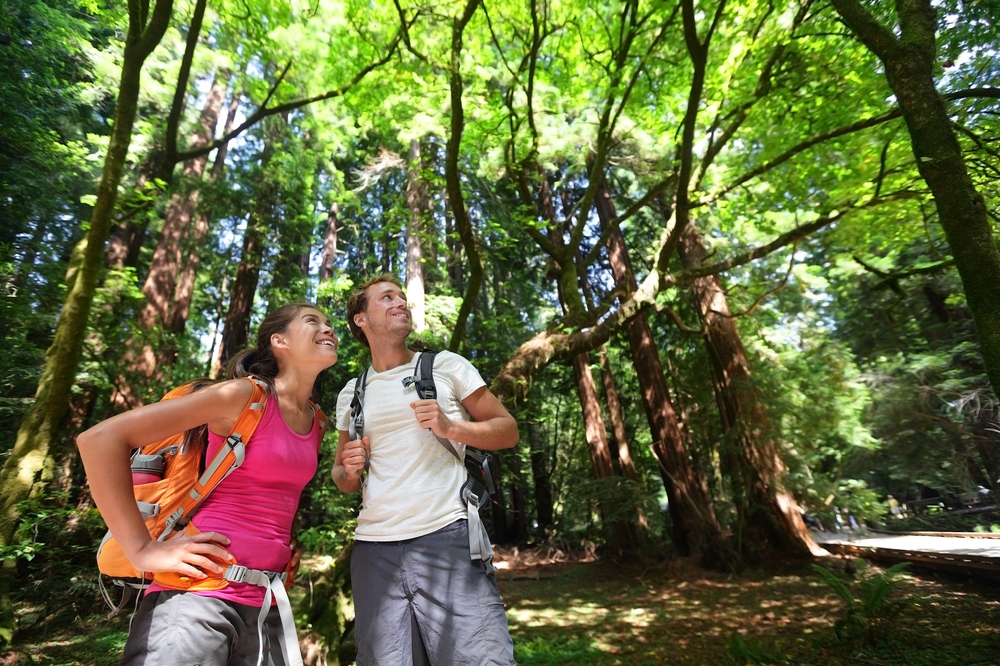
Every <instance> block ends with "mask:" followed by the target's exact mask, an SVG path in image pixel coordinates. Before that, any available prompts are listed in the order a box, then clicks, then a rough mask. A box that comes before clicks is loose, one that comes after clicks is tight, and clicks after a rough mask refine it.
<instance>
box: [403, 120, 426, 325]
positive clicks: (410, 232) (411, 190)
mask: <svg viewBox="0 0 1000 666" xmlns="http://www.w3.org/2000/svg"><path fill="white" fill-rule="evenodd" d="M406 168H407V173H406V207H407V208H409V210H410V222H409V224H408V225H407V227H406V299H407V301H408V302H409V304H410V311H411V312H412V313H413V330H414V331H415V332H416V333H423V332H424V329H425V328H426V327H427V321H426V316H425V306H424V247H423V235H424V234H423V232H424V227H425V225H426V224H427V221H428V219H429V213H430V192H429V188H428V187H427V183H426V182H425V181H424V178H423V174H422V173H421V172H422V171H423V160H422V159H421V156H420V142H419V141H417V140H416V139H413V140H412V141H410V155H409V158H408V159H407V163H406Z"/></svg>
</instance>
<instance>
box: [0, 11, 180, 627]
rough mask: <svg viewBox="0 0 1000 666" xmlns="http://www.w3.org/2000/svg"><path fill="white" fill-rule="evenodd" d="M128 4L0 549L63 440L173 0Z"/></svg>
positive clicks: (13, 474)
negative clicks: (86, 202)
mask: <svg viewBox="0 0 1000 666" xmlns="http://www.w3.org/2000/svg"><path fill="white" fill-rule="evenodd" d="M128 7H129V22H128V32H127V35H126V37H125V53H124V55H123V58H122V73H121V82H120V84H119V88H118V101H117V105H116V108H115V122H114V127H113V129H112V132H111V143H110V144H109V146H108V152H107V155H106V156H105V159H104V170H103V172H102V174H101V182H100V185H99V186H98V191H97V200H96V202H95V204H94V212H93V214H92V215H91V218H90V228H89V230H88V231H87V235H86V236H85V237H84V239H83V240H81V241H80V242H79V243H78V244H77V246H76V247H75V248H74V250H73V257H72V259H71V260H70V265H69V270H68V272H67V278H66V281H67V283H68V286H69V289H68V291H67V294H66V301H65V303H64V304H63V309H62V313H61V315H60V317H59V322H58V324H57V325H56V333H55V339H54V341H53V343H52V346H51V347H50V348H49V351H48V352H47V354H46V360H45V370H44V372H43V373H42V378H41V380H40V381H39V383H38V390H37V391H36V393H35V402H34V404H33V405H32V407H31V410H30V411H29V412H28V415H27V416H26V418H25V419H24V422H23V423H22V424H21V427H20V429H19V430H18V434H17V442H16V444H15V445H14V449H13V451H11V455H10V457H9V458H8V459H7V461H6V462H5V463H4V466H3V470H2V471H0V497H3V513H2V514H0V547H5V546H9V545H10V543H11V537H12V536H13V534H14V528H15V526H16V524H17V520H18V504H19V503H20V502H21V501H22V500H24V499H25V498H27V497H28V496H29V495H30V494H31V493H32V491H33V490H35V488H36V484H38V483H39V482H42V483H44V480H45V478H46V477H47V476H48V475H49V474H50V473H51V461H52V457H51V456H52V453H53V449H54V447H57V446H60V445H61V444H62V442H61V434H62V428H63V426H64V417H65V413H66V405H67V404H68V403H69V395H70V389H71V387H72V385H73V377H74V375H75V373H76V366H77V363H79V360H80V354H81V351H82V349H83V336H82V335H80V331H83V330H84V329H85V328H86V324H87V318H88V316H89V314H90V305H91V303H92V301H93V298H94V289H95V287H96V285H97V278H98V274H99V272H100V270H101V267H102V265H103V262H104V241H105V240H106V239H107V237H108V232H109V230H110V223H111V216H112V212H113V210H114V206H115V200H116V199H117V196H118V184H119V181H120V180H121V176H122V170H123V168H124V164H125V156H126V154H127V153H128V147H129V143H130V142H131V140H132V125H133V123H134V121H135V116H136V102H137V100H138V98H139V77H140V73H141V70H142V64H143V62H145V60H146V58H147V57H148V56H149V54H150V53H152V52H153V49H154V48H156V45H157V44H159V42H160V39H161V38H162V37H163V34H164V32H166V29H167V26H168V24H169V22H170V16H171V12H172V10H173V0H156V3H155V5H154V6H153V7H152V11H150V9H151V8H150V6H149V3H148V2H146V1H144V0H130V1H129V3H128ZM13 576H14V560H13V559H12V558H7V559H5V560H4V562H3V568H2V569H0V641H3V642H5V643H7V642H10V640H11V638H12V637H13V628H14V625H13V609H12V608H11V605H10V589H11V588H10V586H11V583H12V582H13Z"/></svg>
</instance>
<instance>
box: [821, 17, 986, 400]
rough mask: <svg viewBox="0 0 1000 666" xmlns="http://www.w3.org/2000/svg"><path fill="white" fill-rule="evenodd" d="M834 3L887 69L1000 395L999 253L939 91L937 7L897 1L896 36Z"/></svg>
mask: <svg viewBox="0 0 1000 666" xmlns="http://www.w3.org/2000/svg"><path fill="white" fill-rule="evenodd" d="M832 4H833V6H834V9H836V10H837V12H838V13H839V14H840V16H841V18H842V19H843V20H844V23H845V24H847V27H848V28H850V30H851V31H852V32H853V33H854V34H855V35H857V37H858V38H859V39H860V40H861V41H862V42H863V43H864V45H865V46H867V47H868V48H869V49H870V50H871V51H872V52H873V53H874V54H875V55H876V56H878V58H879V60H881V61H882V64H883V65H884V66H885V77H886V81H887V82H888V83H889V87H890V88H891V89H892V92H893V93H894V94H895V96H896V102H897V103H898V104H899V108H900V111H902V113H903V120H904V121H905V122H906V128H907V130H908V131H909V133H910V143H911V145H912V147H913V154H914V156H915V157H916V162H917V169H918V170H919V171H920V175H921V176H922V177H923V179H924V181H926V182H927V185H928V187H929V188H930V190H931V193H932V195H933V196H934V204H935V206H936V207H937V213H938V220H939V221H940V222H941V227H942V228H943V229H944V233H945V237H946V238H947V239H948V246H949V247H950V248H951V253H952V256H953V257H954V258H955V267H956V268H957V269H958V274H959V276H961V278H962V285H963V286H964V287H965V296H966V298H967V299H968V302H969V309H970V310H971V311H972V316H973V318H974V319H975V322H976V329H977V332H978V334H979V350H980V353H981V354H982V356H983V364H984V365H985V366H986V374H987V376H988V377H989V379H990V384H992V386H993V390H994V392H996V393H998V394H1000V253H998V251H997V246H996V242H995V241H994V239H993V232H992V229H991V227H990V221H989V218H988V216H987V213H986V204H985V202H984V200H983V197H982V195H981V194H980V193H979V192H978V191H977V190H976V186H975V184H974V183H973V182H972V178H971V177H970V176H969V172H968V170H967V168H966V165H965V159H964V158H963V157H962V148H961V146H960V145H959V143H958V139H957V138H956V136H955V131H954V126H953V124H952V119H951V116H950V115H949V113H948V108H947V106H946V105H945V101H944V98H942V97H941V94H940V93H939V92H938V90H937V88H936V86H935V84H934V68H935V66H936V65H937V62H938V52H937V44H936V35H935V32H936V30H937V23H938V18H937V12H938V10H937V9H935V8H934V7H933V6H932V4H931V0H896V2H895V8H896V14H897V16H898V17H899V28H898V32H899V35H900V36H899V37H897V36H896V34H895V32H894V29H890V28H887V27H886V26H884V25H882V24H881V23H880V22H879V21H878V20H877V19H876V18H875V17H874V16H873V15H872V14H871V12H870V11H869V10H868V9H866V8H865V7H864V6H863V5H862V4H861V3H860V2H859V1H858V0H832ZM894 28H895V26H894Z"/></svg>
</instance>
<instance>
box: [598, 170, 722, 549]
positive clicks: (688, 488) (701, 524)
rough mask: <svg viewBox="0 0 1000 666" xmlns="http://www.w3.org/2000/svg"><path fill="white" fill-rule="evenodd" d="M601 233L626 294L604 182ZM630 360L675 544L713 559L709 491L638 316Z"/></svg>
mask: <svg viewBox="0 0 1000 666" xmlns="http://www.w3.org/2000/svg"><path fill="white" fill-rule="evenodd" d="M594 205H595V206H596V208H597V214H598V218H599V220H600V223H601V226H602V228H607V227H608V226H613V227H614V228H612V229H611V231H610V233H609V234H608V241H607V246H608V256H609V258H610V261H611V270H612V272H613V273H614V276H615V282H616V283H617V284H618V285H619V287H620V288H622V289H624V290H625V292H626V294H627V295H631V294H633V293H635V291H636V290H637V289H638V287H639V285H638V282H637V281H636V278H635V272H634V271H633V269H632V261H631V259H630V257H629V254H628V247H627V246H626V245H625V237H624V236H623V235H622V233H621V230H620V229H618V228H617V223H616V222H615V217H616V215H615V208H614V202H613V201H612V199H611V192H610V190H609V189H608V185H607V182H606V181H605V180H604V179H603V178H602V182H601V184H600V187H599V189H598V192H597V196H596V197H595V198H594ZM625 332H626V334H627V335H628V340H629V347H630V348H631V350H632V360H633V363H634V365H635V371H636V374H637V376H638V379H639V387H640V390H641V391H642V402H643V407H645V410H646V419H647V420H648V422H649V429H650V432H651V434H652V438H653V445H652V447H653V453H654V454H655V456H656V459H657V461H658V462H659V465H660V473H661V475H662V477H663V485H664V487H665V488H666V491H667V508H668V510H669V512H670V518H671V521H672V523H673V530H672V536H673V540H674V544H675V545H676V546H677V548H678V550H680V551H681V552H682V553H684V554H690V555H694V556H697V557H701V558H702V559H706V560H710V561H711V560H714V559H715V558H716V557H718V556H719V555H720V554H721V553H722V552H723V551H722V543H723V541H724V539H723V534H722V528H721V526H720V525H719V522H718V519H717V518H716V516H715V509H714V508H713V506H712V500H711V497H710V495H709V492H708V483H707V482H706V480H705V479H704V477H703V475H702V474H701V473H700V472H699V471H698V469H697V468H696V467H695V466H694V464H692V461H691V459H690V457H689V455H688V451H687V445H686V442H685V438H684V434H683V431H682V430H681V427H680V423H679V422H678V420H677V413H676V412H675V411H674V407H673V404H672V403H671V402H670V394H669V391H668V390H667V382H666V379H665V377H664V375H663V365H662V364H661V362H660V353H659V350H658V349H657V346H656V344H655V342H654V340H653V332H652V330H651V329H650V327H649V318H648V317H647V316H646V315H639V316H638V317H635V318H633V319H631V320H630V321H629V322H628V323H626V324H625Z"/></svg>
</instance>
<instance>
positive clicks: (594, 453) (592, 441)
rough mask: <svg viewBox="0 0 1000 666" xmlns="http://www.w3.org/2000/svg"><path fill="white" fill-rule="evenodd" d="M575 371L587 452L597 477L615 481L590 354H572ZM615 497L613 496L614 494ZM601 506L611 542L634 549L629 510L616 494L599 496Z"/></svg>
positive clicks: (615, 546) (626, 549) (621, 549)
mask: <svg viewBox="0 0 1000 666" xmlns="http://www.w3.org/2000/svg"><path fill="white" fill-rule="evenodd" d="M573 374H574V376H575V377H576V385H577V390H578V392H579V394H580V407H581V408H582V410H583V426H584V432H585V436H586V439H587V451H588V452H589V454H590V464H591V467H592V469H593V471H594V478H595V479H597V480H599V481H600V480H601V479H609V480H612V479H613V478H614V476H615V470H614V466H613V465H612V462H611V448H610V447H609V446H608V433H607V430H606V429H605V428H604V419H603V418H602V416H601V404H600V401H599V400H598V398H597V386H596V384H595V383H594V376H593V375H592V374H591V372H590V354H577V355H576V356H574V357H573ZM609 482H610V481H609ZM608 490H611V489H608ZM612 497H614V496H613V495H612ZM598 506H599V507H600V510H601V521H602V523H603V524H604V529H605V531H606V534H607V539H608V545H609V546H610V547H611V548H612V549H613V550H614V551H616V553H618V554H621V553H626V552H629V551H631V550H633V549H634V548H635V545H636V543H635V542H636V538H635V535H634V534H633V533H632V530H631V528H630V526H629V524H628V523H627V522H626V519H625V517H626V515H627V510H626V509H625V507H622V506H620V502H619V501H618V498H617V497H615V498H614V500H613V501H609V499H608V497H602V498H599V500H598Z"/></svg>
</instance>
